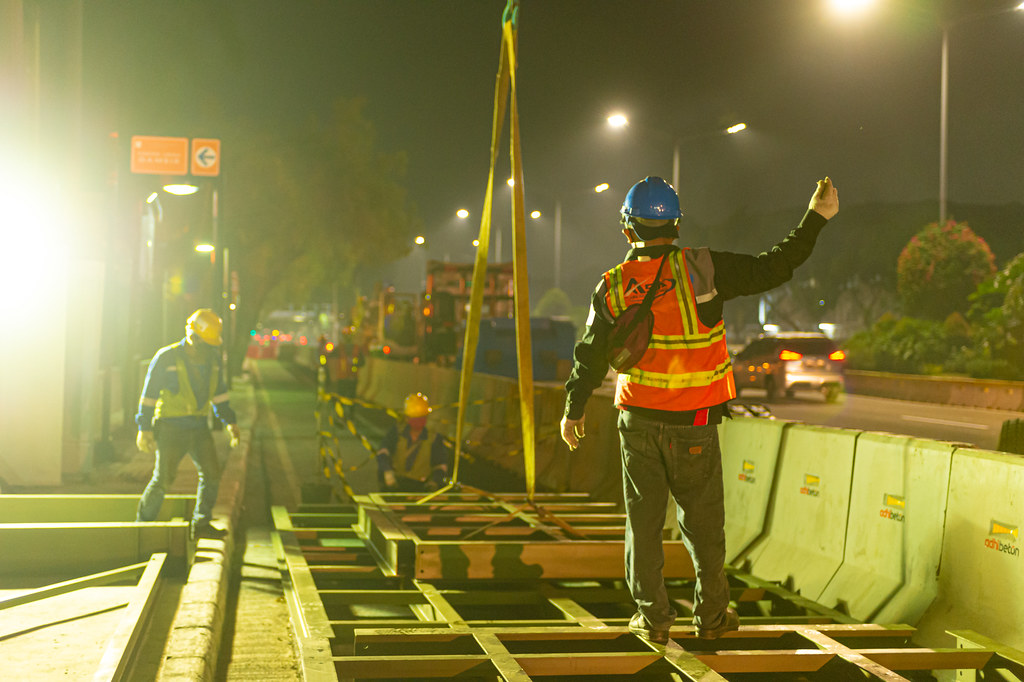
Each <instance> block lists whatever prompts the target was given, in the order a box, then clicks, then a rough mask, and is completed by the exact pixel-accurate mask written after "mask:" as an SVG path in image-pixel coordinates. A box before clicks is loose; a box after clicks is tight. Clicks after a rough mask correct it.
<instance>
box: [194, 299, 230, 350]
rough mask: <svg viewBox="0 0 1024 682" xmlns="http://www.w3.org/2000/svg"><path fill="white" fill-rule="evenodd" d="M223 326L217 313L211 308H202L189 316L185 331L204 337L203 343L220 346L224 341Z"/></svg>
mask: <svg viewBox="0 0 1024 682" xmlns="http://www.w3.org/2000/svg"><path fill="white" fill-rule="evenodd" d="M223 326H224V324H223V323H222V322H221V321H220V317H219V316H218V315H217V313H215V312H213V311H212V310H210V309H209V308H200V309H199V310H197V311H195V312H194V313H192V315H191V317H189V318H188V322H187V323H186V324H185V333H186V334H195V335H196V336H198V337H199V338H200V339H202V341H203V343H206V344H209V345H211V346H219V345H220V344H222V343H224V339H222V338H221V336H220V332H221V329H222V328H223Z"/></svg>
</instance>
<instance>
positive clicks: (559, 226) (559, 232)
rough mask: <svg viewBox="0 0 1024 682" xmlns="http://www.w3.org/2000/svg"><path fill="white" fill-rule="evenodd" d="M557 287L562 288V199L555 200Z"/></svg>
mask: <svg viewBox="0 0 1024 682" xmlns="http://www.w3.org/2000/svg"><path fill="white" fill-rule="evenodd" d="M555 288H556V289H561V288H562V200H561V199H559V200H558V201H556V202H555Z"/></svg>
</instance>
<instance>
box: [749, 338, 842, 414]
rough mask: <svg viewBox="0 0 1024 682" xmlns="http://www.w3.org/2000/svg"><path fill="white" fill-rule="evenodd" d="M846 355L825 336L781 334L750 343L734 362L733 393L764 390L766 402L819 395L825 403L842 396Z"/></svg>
mask: <svg viewBox="0 0 1024 682" xmlns="http://www.w3.org/2000/svg"><path fill="white" fill-rule="evenodd" d="M845 360H846V354H845V353H844V352H843V351H842V350H841V349H840V348H839V347H838V346H836V344H835V342H834V341H832V339H830V338H828V337H827V336H825V335H824V334H818V333H812V332H780V333H777V334H772V335H764V336H761V337H760V338H758V339H756V340H754V341H752V342H751V343H750V345H748V346H747V347H746V348H744V349H743V350H741V351H740V352H739V353H738V354H737V355H736V357H735V358H733V363H732V371H733V376H734V377H735V379H736V393H737V395H739V394H740V392H741V391H743V390H744V389H747V388H760V389H764V391H765V393H766V394H767V398H768V400H769V401H773V400H777V399H778V397H779V396H780V395H782V394H785V395H786V396H787V397H792V396H793V394H794V392H795V391H798V390H812V391H820V392H821V394H822V395H823V396H824V398H825V400H826V401H827V402H835V401H836V400H838V398H839V396H840V395H841V394H842V392H843V388H844V384H845V380H844V377H843V372H844V365H845V364H846V363H845V362H844V361H845Z"/></svg>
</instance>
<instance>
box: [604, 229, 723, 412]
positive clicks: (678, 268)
mask: <svg viewBox="0 0 1024 682" xmlns="http://www.w3.org/2000/svg"><path fill="white" fill-rule="evenodd" d="M660 261H661V258H660V257H656V258H645V259H643V260H630V261H626V262H625V263H622V264H621V265H618V266H616V267H614V268H612V269H611V270H609V271H608V272H606V273H605V274H604V282H605V291H606V293H605V302H606V304H607V305H608V310H609V311H610V312H611V314H612V316H613V317H618V316H619V315H620V314H621V313H622V311H623V310H625V309H626V307H628V306H630V305H632V304H634V303H639V302H640V301H641V300H643V296H644V294H645V293H646V292H647V288H648V287H649V286H651V284H652V281H653V279H654V277H655V274H656V273H657V271H658V265H659V264H660ZM666 275H667V276H666ZM714 275H715V273H714V264H713V263H712V261H711V252H710V251H709V250H708V249H704V248H702V249H682V250H679V251H672V252H670V253H669V255H668V259H667V260H666V262H665V269H664V270H662V275H661V287H660V288H659V290H658V293H657V294H656V297H655V299H654V304H653V306H652V310H653V311H654V333H653V334H652V336H651V343H650V346H648V348H647V352H646V353H645V354H644V356H643V358H641V360H640V362H638V363H637V364H636V365H635V366H634V367H633V368H631V369H629V370H628V371H626V372H623V373H620V374H619V375H618V381H617V383H616V386H615V405H616V406H617V407H619V408H620V409H621V408H625V407H645V408H649V409H654V410H668V411H683V410H700V409H703V408H705V407H712V406H714V405H720V404H722V403H724V402H726V401H727V400H731V399H733V398H735V397H736V382H735V380H734V379H733V375H732V362H731V361H730V360H729V350H728V348H727V347H726V345H725V322H724V321H722V320H718V322H717V324H715V326H714V327H707V326H705V325H704V324H703V323H702V322H701V321H700V319H699V318H698V317H697V304H698V303H703V302H706V301H710V300H711V299H713V298H714V297H715V296H717V295H718V292H717V291H716V290H715V277H714Z"/></svg>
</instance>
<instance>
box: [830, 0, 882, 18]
mask: <svg viewBox="0 0 1024 682" xmlns="http://www.w3.org/2000/svg"><path fill="white" fill-rule="evenodd" d="M830 4H831V5H832V9H834V10H835V11H836V12H838V13H840V14H847V15H850V14H859V13H860V12H864V11H865V10H867V9H869V8H870V7H871V6H872V5H874V4H875V0H831V2H830Z"/></svg>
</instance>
